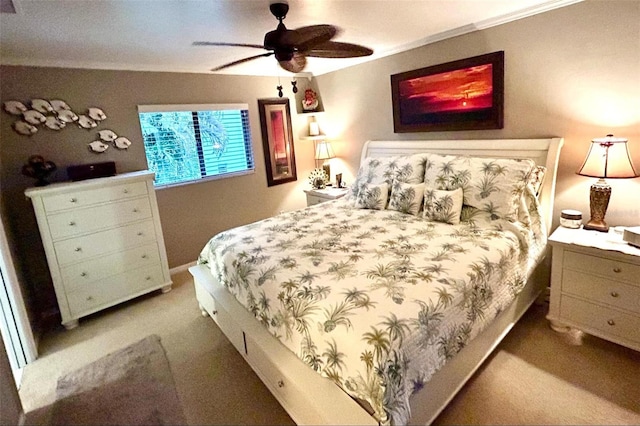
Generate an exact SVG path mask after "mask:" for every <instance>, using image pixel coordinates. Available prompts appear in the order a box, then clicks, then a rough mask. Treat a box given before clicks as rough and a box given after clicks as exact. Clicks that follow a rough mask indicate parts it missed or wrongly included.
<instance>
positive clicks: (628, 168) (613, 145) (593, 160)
mask: <svg viewBox="0 0 640 426" xmlns="http://www.w3.org/2000/svg"><path fill="white" fill-rule="evenodd" d="M576 173H577V174H579V175H582V176H590V177H597V178H614V179H615V178H634V177H638V176H639V175H638V172H637V171H636V169H635V168H634V167H633V163H632V162H631V156H630V155H629V149H628V147H627V139H624V138H616V137H614V136H613V135H607V137H604V138H597V139H593V140H592V141H591V146H590V147H589V152H588V153H587V158H585V160H584V163H583V164H582V167H580V169H578V171H577V172H576Z"/></svg>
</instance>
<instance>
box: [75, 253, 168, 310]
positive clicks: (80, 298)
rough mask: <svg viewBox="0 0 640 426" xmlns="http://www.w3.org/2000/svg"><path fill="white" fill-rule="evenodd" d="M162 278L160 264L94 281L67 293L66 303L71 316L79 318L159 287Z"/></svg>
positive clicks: (162, 282) (162, 281)
mask: <svg viewBox="0 0 640 426" xmlns="http://www.w3.org/2000/svg"><path fill="white" fill-rule="evenodd" d="M162 284H164V276H163V274H162V267H161V266H160V264H157V265H153V266H151V267H145V268H139V269H134V270H132V271H127V272H125V273H123V274H119V275H113V276H111V277H108V278H105V279H103V280H100V281H95V282H93V283H91V284H89V285H87V286H84V287H81V288H79V289H77V290H75V291H71V292H68V293H67V294H66V296H67V302H68V303H69V310H70V312H71V315H72V316H76V317H80V316H83V315H87V314H88V313H90V312H93V311H96V310H98V309H100V308H101V307H102V306H103V305H106V304H111V303H112V302H114V301H116V300H119V299H124V300H126V299H129V298H131V297H133V296H134V295H136V293H140V292H142V291H143V290H145V289H149V288H154V287H160V286H161V285H162Z"/></svg>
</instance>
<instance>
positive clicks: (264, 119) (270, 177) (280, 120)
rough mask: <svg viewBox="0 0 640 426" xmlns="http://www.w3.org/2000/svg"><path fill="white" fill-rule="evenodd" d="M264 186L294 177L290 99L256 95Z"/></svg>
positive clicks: (290, 180)
mask: <svg viewBox="0 0 640 426" xmlns="http://www.w3.org/2000/svg"><path fill="white" fill-rule="evenodd" d="M258 109H259V110H260V127H261V128H262V146H263V150H264V162H265V165H266V168H267V186H274V185H280V184H282V183H287V182H292V181H294V180H297V179H298V177H297V174H296V156H295V152H294V149H293V130H292V129H291V111H290V109H289V99H280V98H270V99H258Z"/></svg>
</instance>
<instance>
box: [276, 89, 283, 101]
mask: <svg viewBox="0 0 640 426" xmlns="http://www.w3.org/2000/svg"><path fill="white" fill-rule="evenodd" d="M276 89H278V97H279V98H281V97H282V96H283V93H282V86H278V87H276Z"/></svg>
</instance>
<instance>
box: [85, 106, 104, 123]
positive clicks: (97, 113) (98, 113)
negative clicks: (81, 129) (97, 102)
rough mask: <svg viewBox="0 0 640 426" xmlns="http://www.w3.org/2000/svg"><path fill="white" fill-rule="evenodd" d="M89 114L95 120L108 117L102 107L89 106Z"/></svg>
mask: <svg viewBox="0 0 640 426" xmlns="http://www.w3.org/2000/svg"><path fill="white" fill-rule="evenodd" d="M87 115H88V116H89V118H91V119H92V120H95V121H102V120H104V119H105V118H107V115H106V114H105V113H104V112H103V111H102V110H101V109H100V108H89V110H88V111H87Z"/></svg>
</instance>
